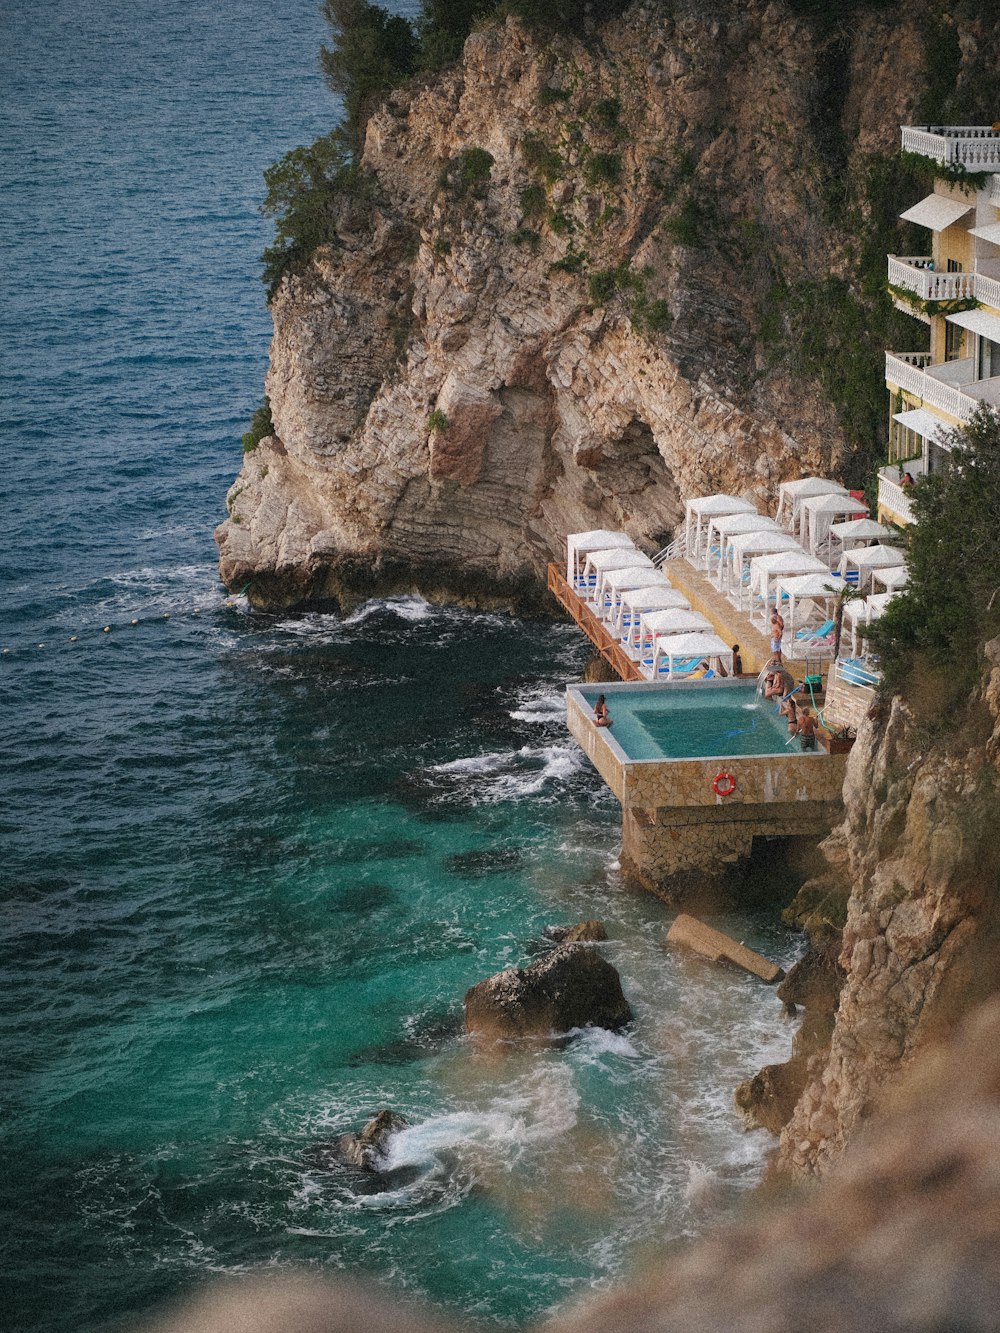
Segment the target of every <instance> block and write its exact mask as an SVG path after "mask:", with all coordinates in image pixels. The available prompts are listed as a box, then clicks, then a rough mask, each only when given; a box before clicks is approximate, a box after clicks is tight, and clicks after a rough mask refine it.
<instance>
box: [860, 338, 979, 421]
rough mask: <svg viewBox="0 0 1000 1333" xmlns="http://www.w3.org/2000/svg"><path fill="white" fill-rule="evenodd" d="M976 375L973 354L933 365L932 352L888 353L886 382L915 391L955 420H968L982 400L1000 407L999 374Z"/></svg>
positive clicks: (930, 405)
mask: <svg viewBox="0 0 1000 1333" xmlns="http://www.w3.org/2000/svg"><path fill="white" fill-rule="evenodd" d="M975 375H976V363H975V362H974V361H973V359H972V357H964V358H963V359H962V360H961V361H945V362H944V363H943V364H941V365H937V366H932V365H931V364H930V353H929V352H886V354H885V382H886V384H887V385H889V386H890V387H892V388H897V389H902V390H903V392H904V393H909V394H912V395H913V397H914V398H919V399H920V401H921V402H922V403H924V404H926V406H928V407H936V408H937V409H938V411H940V412H945V413H946V414H947V415H948V416H950V417H954V418H955V420H956V421H963V422H964V421H968V420H969V418H970V417H971V416H972V414H973V412H975V410H976V408H977V407H978V406H979V405H980V403H989V404H991V405H992V406H993V407H1000V376H995V377H994V378H993V379H989V380H977V379H976V378H975ZM945 424H946V425H947V424H948V423H947V422H946V423H945Z"/></svg>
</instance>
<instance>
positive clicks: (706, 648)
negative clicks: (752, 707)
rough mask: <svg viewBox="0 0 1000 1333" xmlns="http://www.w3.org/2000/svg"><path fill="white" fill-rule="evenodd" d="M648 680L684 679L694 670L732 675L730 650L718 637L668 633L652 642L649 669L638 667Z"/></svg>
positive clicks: (708, 634) (709, 634)
mask: <svg viewBox="0 0 1000 1333" xmlns="http://www.w3.org/2000/svg"><path fill="white" fill-rule="evenodd" d="M642 670H643V672H644V673H646V672H648V673H649V679H650V680H659V679H661V678H663V677H669V678H670V679H677V678H679V679H681V680H684V679H686V678H688V677H690V676H691V675H692V673H694V672H696V671H701V670H705V671H713V672H715V673H716V674H717V675H718V674H725V675H728V676H731V675H732V674H733V650H732V648H730V647H729V645H728V644H727V643H726V642H725V640H724V639H720V638H719V636H718V634H713V633H704V632H702V633H695V634H668V635H665V636H663V637H661V638H658V639H657V640H656V651H655V652H654V654H653V664H652V666H651V667H646V666H645V665H644V666H643V668H642Z"/></svg>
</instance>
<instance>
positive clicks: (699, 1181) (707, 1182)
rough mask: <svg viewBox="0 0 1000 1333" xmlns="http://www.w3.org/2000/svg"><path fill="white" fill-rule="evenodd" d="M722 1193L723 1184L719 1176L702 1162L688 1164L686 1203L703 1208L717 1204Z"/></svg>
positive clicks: (685, 1187)
mask: <svg viewBox="0 0 1000 1333" xmlns="http://www.w3.org/2000/svg"><path fill="white" fill-rule="evenodd" d="M721 1193H722V1182H721V1181H720V1180H719V1177H718V1174H717V1173H716V1172H715V1171H713V1170H712V1169H711V1168H710V1167H707V1166H705V1165H704V1163H702V1162H689V1163H688V1177H687V1183H686V1185H685V1186H684V1190H683V1194H684V1201H685V1203H687V1204H689V1205H693V1206H694V1207H703V1206H705V1205H707V1204H713V1203H716V1202H717V1201H718V1199H719V1196H720V1194H721Z"/></svg>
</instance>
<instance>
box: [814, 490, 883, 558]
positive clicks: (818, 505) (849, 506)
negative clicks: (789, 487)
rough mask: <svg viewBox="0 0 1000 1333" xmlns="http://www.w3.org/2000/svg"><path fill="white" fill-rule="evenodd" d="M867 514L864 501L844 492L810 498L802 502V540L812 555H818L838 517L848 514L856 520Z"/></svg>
mask: <svg viewBox="0 0 1000 1333" xmlns="http://www.w3.org/2000/svg"><path fill="white" fill-rule="evenodd" d="M867 513H868V506H867V505H866V504H865V502H864V500H856V499H855V498H854V496H853V495H850V494H849V493H848V492H846V491H845V492H842V493H841V494H839V495H813V496H810V497H809V499H808V500H803V501H802V536H803V540H804V541H805V544H806V545H807V546H808V548H809V550H810V551H812V553H813V555H818V554H819V552H820V548H821V547H822V546H823V545H824V544H825V542H826V539H827V537H828V536H829V532H830V527H831V525H832V524H834V523H836V521H837V518H838V516H842V515H845V514H850V515H851V517H852V518H857V517H859V516H861V517H863V516H864V515H866V514H867Z"/></svg>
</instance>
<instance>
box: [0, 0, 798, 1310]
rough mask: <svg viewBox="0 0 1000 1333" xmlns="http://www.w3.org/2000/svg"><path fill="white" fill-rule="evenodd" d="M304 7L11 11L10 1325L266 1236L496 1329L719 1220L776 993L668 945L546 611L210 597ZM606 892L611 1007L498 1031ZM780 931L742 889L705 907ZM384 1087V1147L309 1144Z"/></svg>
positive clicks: (6, 637)
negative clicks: (526, 1029)
mask: <svg viewBox="0 0 1000 1333" xmlns="http://www.w3.org/2000/svg"><path fill="white" fill-rule="evenodd" d="M317 9H318V6H316V5H315V4H314V3H313V0H286V3H283V4H282V5H281V6H279V7H278V8H277V9H276V8H275V7H274V6H273V5H265V4H264V3H262V2H261V0H229V2H228V3H226V2H220V0H212V3H211V4H209V3H207V0H183V2H182V0H156V3H155V4H154V3H153V2H152V0H128V3H126V2H125V0H104V3H102V4H100V5H95V4H92V3H88V2H87V0H51V2H50V3H47V4H45V5H42V6H31V7H29V6H22V7H16V6H12V5H9V6H6V7H5V8H4V9H3V12H2V14H0V27H2V35H3V40H4V50H5V55H6V66H5V69H6V77H5V79H4V81H3V86H2V88H0V98H2V100H3V106H2V113H3V120H4V134H3V136H2V137H0V154H2V162H0V185H2V190H0V200H2V205H0V207H2V210H3V214H2V218H0V227H2V234H0V239H2V242H3V247H4V253H5V263H4V265H3V266H2V268H0V284H2V292H0V296H2V299H3V309H4V315H5V334H6V336H5V350H4V355H3V361H2V374H3V392H4V404H3V413H2V415H0V435H2V444H3V451H4V454H3V456H4V465H5V466H4V481H5V487H4V509H5V512H4V541H3V551H2V571H0V573H2V599H3V606H2V623H0V648H3V649H4V650H5V651H4V652H3V654H2V655H0V680H2V683H3V692H4V693H3V699H4V706H3V710H2V724H0V725H2V755H0V757H2V773H3V799H2V808H0V840H2V846H3V856H2V862H0V876H2V882H3V914H2V923H0V929H2V953H0V969H2V976H0V1042H2V1054H0V1098H2V1119H0V1150H2V1156H3V1163H4V1169H3V1171H2V1172H0V1210H2V1227H3V1235H4V1246H3V1282H4V1287H5V1290H4V1295H3V1311H4V1313H3V1322H4V1326H5V1328H8V1329H11V1330H28V1329H31V1330H71V1329H72V1330H74V1331H75V1333H87V1331H89V1330H96V1329H98V1328H100V1327H102V1326H104V1325H105V1324H106V1323H107V1321H109V1320H110V1319H112V1318H115V1317H120V1316H123V1315H125V1316H134V1315H135V1314H136V1313H137V1312H143V1311H146V1310H147V1309H149V1308H150V1307H151V1306H153V1305H155V1304H156V1303H157V1302H158V1301H160V1300H162V1299H164V1298H168V1297H171V1296H174V1295H176V1294H177V1293H180V1292H183V1291H187V1290H188V1289H190V1288H191V1287H192V1286H193V1285H196V1284H198V1283H201V1282H204V1281H206V1280H208V1279H210V1278H212V1277H214V1276H215V1275H218V1274H223V1273H226V1274H232V1273H237V1274H238V1273H243V1272H248V1271H251V1270H255V1269H257V1268H260V1267H264V1268H267V1269H284V1268H292V1267H296V1266H302V1267H307V1268H312V1269H315V1270H317V1271H323V1272H335V1271H336V1272H341V1271H343V1272H347V1273H350V1274H359V1273H363V1274H368V1275H370V1276H371V1277H372V1278H373V1279H374V1280H376V1281H378V1282H381V1283H384V1284H385V1286H386V1287H387V1288H388V1289H389V1290H390V1291H392V1292H397V1293H401V1292H405V1293H408V1294H410V1295H417V1296H422V1297H425V1298H427V1299H428V1300H430V1301H432V1302H436V1303H438V1304H439V1305H442V1306H444V1307H448V1308H451V1309H454V1310H456V1311H459V1312H461V1313H463V1314H464V1315H466V1316H468V1317H471V1318H474V1319H478V1320H481V1321H482V1322H483V1323H484V1324H486V1325H516V1324H518V1323H522V1322H524V1321H526V1320H527V1319H529V1318H531V1317H535V1316H537V1315H539V1314H540V1313H541V1312H544V1311H546V1310H549V1309H551V1308H554V1307H556V1306H558V1305H559V1304H560V1303H562V1302H564V1301H566V1300H568V1299H570V1298H572V1297H574V1296H576V1295H578V1294H580V1293H582V1292H584V1291H586V1290H589V1289H590V1288H591V1287H592V1286H594V1285H595V1284H598V1285H606V1284H608V1283H612V1282H615V1281H618V1280H621V1279H622V1278H623V1277H624V1276H625V1275H626V1274H627V1273H628V1272H629V1271H631V1269H632V1268H633V1267H634V1266H635V1265H636V1264H639V1263H641V1262H642V1260H643V1258H644V1256H645V1255H646V1254H647V1252H648V1250H649V1248H650V1247H662V1246H667V1247H670V1246H676V1245H680V1244H683V1243H686V1242H687V1241H688V1240H689V1239H690V1238H691V1237H693V1236H695V1235H698V1234H700V1233H701V1232H702V1231H704V1230H705V1229H706V1228H707V1227H710V1226H712V1225H714V1224H716V1223H717V1222H718V1221H720V1220H721V1219H724V1218H725V1217H727V1216H729V1215H730V1214H731V1212H732V1210H733V1207H734V1206H735V1204H736V1202H737V1201H738V1200H739V1199H740V1198H741V1197H743V1196H744V1195H745V1193H746V1191H747V1190H748V1189H749V1188H751V1187H752V1186H753V1184H754V1183H755V1181H756V1180H757V1179H758V1177H759V1174H760V1169H761V1163H762V1159H763V1156H764V1154H765V1152H766V1151H767V1149H768V1146H769V1140H768V1138H767V1136H766V1135H762V1134H760V1133H757V1134H750V1135H748V1134H746V1133H744V1132H743V1130H742V1128H741V1126H740V1124H739V1123H738V1121H737V1120H736V1118H735V1116H734V1114H733V1110H732V1102H731V1098H732V1090H733V1087H734V1086H735V1084H736V1083H737V1082H738V1081H739V1080H740V1079H742V1078H743V1077H745V1076H746V1075H747V1074H749V1073H751V1072H753V1071H754V1070H755V1069H756V1068H757V1067H758V1066H759V1065H760V1064H761V1063H762V1062H765V1061H768V1060H774V1059H779V1058H782V1056H783V1055H784V1054H785V1053H786V1051H787V1049H788V1045H789V1041H790V1037H791V1032H790V1029H789V1027H788V1026H787V1025H786V1023H785V1022H784V1020H783V1019H782V1017H781V1014H780V1006H779V1005H778V1003H777V1001H776V1000H775V998H774V995H773V992H772V991H769V990H764V989H763V988H761V987H760V986H759V985H758V984H757V983H756V982H754V981H753V980H752V979H750V978H748V977H742V976H740V975H739V974H736V973H728V972H721V971H718V970H716V969H713V968H711V967H710V966H709V965H707V964H703V963H701V962H698V961H697V960H694V959H691V958H688V957H684V956H680V955H676V954H674V953H668V952H666V951H664V949H663V947H662V935H663V932H664V929H665V927H666V926H667V925H668V923H669V921H670V919H671V916H670V913H669V912H668V911H667V909H666V908H665V907H664V906H663V905H662V904H660V903H659V902H657V901H656V900H655V899H653V898H650V897H646V896H632V895H630V894H629V893H628V892H627V891H626V888H625V886H624V885H623V884H622V882H621V880H620V878H619V875H618V873H617V868H616V859H615V858H616V855H617V850H618V845H619V835H620V814H619V811H618V809H617V807H616V805H615V803H614V801H613V799H612V798H611V797H610V795H609V794H608V792H607V791H606V789H605V788H604V786H603V784H602V783H601V782H600V780H599V779H598V778H597V777H596V775H595V774H594V773H593V772H592V771H591V770H590V769H589V768H588V767H587V765H586V763H585V761H584V760H583V758H582V756H581V755H580V752H579V751H578V750H577V748H576V747H575V745H574V744H573V743H572V742H571V740H570V739H569V737H568V735H567V733H566V730H565V727H564V724H563V703H562V696H561V689H562V682H563V680H564V679H566V678H572V677H575V676H576V675H578V673H579V670H580V667H581V665H582V662H583V657H584V652H583V644H582V643H581V640H580V636H579V634H578V632H577V631H576V630H575V629H574V628H573V627H571V626H566V627H555V628H553V627H552V626H546V627H545V628H544V629H542V628H540V627H538V626H536V625H531V624H522V623H519V622H518V621H516V620H513V619H509V618H505V617H500V616H492V615H479V614H474V613H469V612H461V611H457V610H449V609H436V608H434V607H431V606H429V605H427V604H426V603H425V602H423V601H422V600H420V599H419V598H415V597H400V598H389V599H386V600H383V601H379V602H374V603H371V604H369V605H368V606H366V607H363V608H361V609H360V610H359V611H358V612H357V613H356V614H355V615H353V616H351V617H349V618H348V619H346V620H344V621H339V620H337V619H336V618H334V617H332V616H320V615H309V616H302V617H292V616H261V615H254V614H252V613H250V611H249V610H248V608H247V607H246V605H245V604H244V603H243V602H242V601H241V600H240V599H238V598H235V599H234V598H230V597H227V595H226V594H225V592H224V590H223V589H222V588H221V587H220V586H219V584H218V582H217V579H216V574H215V550H214V546H213V543H212V540H211V529H212V526H213V524H214V523H215V522H217V521H218V519H219V518H220V517H221V516H222V515H223V512H224V511H223V504H222V501H223V496H224V494H225V490H226V488H227V486H228V484H229V483H230V481H231V480H232V477H233V476H234V475H235V472H236V470H237V468H238V465H239V444H238V437H239V434H240V431H241V430H242V429H244V428H245V423H246V421H247V418H248V416H249V414H250V411H251V410H252V408H253V406H254V405H255V404H256V402H257V401H258V400H259V397H260V392H261V384H262V379H263V373H264V370H265V367H266V346H267V336H268V331H269V321H268V317H267V312H266V308H265V305H264V301H263V294H262V288H261V287H260V285H259V284H258V282H257V279H256V272H257V264H256V257H257V255H258V254H259V252H260V250H261V249H262V248H263V246H264V245H265V244H266V243H267V240H268V233H267V226H266V224H265V223H264V222H263V221H262V220H261V219H260V218H259V217H258V216H257V214H256V211H255V210H256V205H257V202H258V200H259V198H260V196H261V193H262V187H261V172H262V170H263V168H264V166H265V165H267V164H268V163H269V162H270V161H273V160H274V159H275V158H276V157H278V156H279V155H280V154H281V153H282V152H283V151H285V150H286V149H288V148H290V147H292V146H294V145H295V144H296V143H300V142H307V141H309V140H310V139H312V138H314V137H315V136H316V135H318V134H320V133H322V132H325V130H326V129H328V128H329V127H330V125H331V123H332V120H333V117H334V115H335V113H336V106H335V104H334V102H333V101H332V99H331V98H330V97H329V95H328V94H327V93H326V92H325V91H324V89H323V87H322V81H321V79H320V76H319V73H318V69H317V65H316V53H317V50H318V47H319V44H320V42H321V41H322V40H324V37H325V33H324V30H323V25H322V22H321V20H320V18H319V15H318V12H317ZM591 916H597V917H601V918H603V919H604V920H605V922H606V923H607V927H608V931H609V934H610V936H611V939H610V943H609V944H608V945H607V946H606V951H607V955H608V957H609V958H610V959H611V961H612V962H613V963H614V964H615V966H616V967H617V968H618V969H619V970H620V972H621V974H622V979H623V985H624V988H625V991H626V994H627V995H628V998H629V1000H630V1001H631V1003H632V1006H633V1008H634V1010H635V1013H636V1021H635V1024H634V1025H633V1026H632V1027H631V1028H629V1029H628V1030H627V1031H626V1032H624V1033H622V1034H619V1035H611V1034H608V1033H604V1032H594V1031H586V1032H582V1033H579V1034H577V1035H576V1037H575V1039H573V1040H571V1041H569V1042H568V1043H566V1044H563V1045H560V1046H558V1047H551V1048H542V1049H537V1048H529V1049H514V1050H510V1051H507V1052H504V1053H502V1054H499V1055H497V1056H496V1057H495V1058H487V1057H485V1056H483V1055H481V1054H478V1053H477V1052H475V1051H474V1050H473V1049H471V1048H470V1047H469V1045H468V1044H467V1043H466V1041H465V1039H464V1038H463V1036H462V1033H461V1000H462V995H463V992H464V990H465V989H466V987H468V986H469V985H471V984H472V983H474V982H475V981H477V980H479V979H480V978H482V977H485V976H488V975H490V974H491V973H492V972H494V971H496V970H497V969H499V968H501V967H504V966H508V965H511V964H518V963H526V962H529V961H530V960H531V959H532V958H533V957H535V956H537V954H538V951H539V950H540V949H541V948H542V947H543V945H542V942H541V934H542V931H543V929H544V927H545V926H546V925H547V924H550V923H553V922H568V921H573V920H577V919H580V918H581V917H591ZM720 924H722V925H723V926H725V927H727V928H729V929H732V930H734V931H736V932H737V934H738V935H739V937H740V938H745V939H747V940H748V941H749V942H751V943H753V944H754V945H755V946H757V947H758V948H763V949H764V951H765V952H767V953H769V954H771V955H772V956H774V957H775V958H776V959H777V960H778V961H779V962H784V963H788V962H789V961H790V960H791V958H792V957H793V956H794V952H795V949H796V942H795V940H794V938H793V937H791V936H790V935H788V934H787V933H785V932H784V931H783V930H782V929H781V928H780V927H779V926H777V925H775V924H773V923H772V922H771V921H769V920H768V919H766V918H759V917H754V916H753V915H751V914H749V913H747V914H744V915H742V916H740V915H737V916H733V917H731V918H726V919H722V920H720ZM383 1106H389V1107H392V1108H393V1109H394V1110H396V1111H397V1112H399V1113H400V1114H401V1115H403V1116H405V1117H406V1119H407V1121H408V1123H409V1127H408V1128H407V1129H406V1130H405V1131H404V1132H403V1133H401V1134H400V1135H399V1136H398V1138H397V1139H396V1140H395V1141H394V1143H393V1145H392V1148H391V1162H390V1163H389V1165H390V1166H391V1167H392V1168H393V1169H392V1170H391V1172H390V1174H388V1175H387V1176H386V1177H385V1181H384V1182H383V1183H385V1184H387V1185H388V1186H389V1187H388V1188H385V1189H381V1190H378V1189H374V1188H373V1182H372V1181H365V1180H363V1179H361V1178H359V1177H358V1176H357V1175H356V1174H352V1173H351V1172H349V1171H345V1170H344V1169H342V1168H340V1167H338V1166H337V1164H336V1162H335V1161H334V1160H333V1156H332V1154H331V1152H330V1145H331V1143H332V1141H333V1140H335V1139H336V1137H337V1135H339V1134H340V1133H342V1132H344V1131H346V1130H350V1129H356V1128H358V1127H359V1126H360V1125H361V1124H362V1123H363V1122H364V1120H365V1118H366V1117H367V1116H368V1115H369V1114H371V1112H373V1111H375V1110H377V1109H379V1108H381V1107H383Z"/></svg>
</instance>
